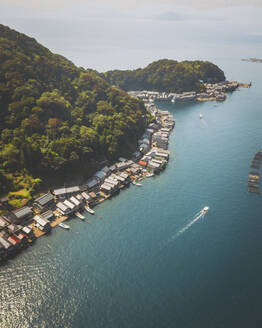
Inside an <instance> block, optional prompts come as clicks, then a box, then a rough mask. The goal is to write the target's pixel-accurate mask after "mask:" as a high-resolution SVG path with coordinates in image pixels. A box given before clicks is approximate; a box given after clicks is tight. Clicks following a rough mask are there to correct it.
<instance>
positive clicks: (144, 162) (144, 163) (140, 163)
mask: <svg viewBox="0 0 262 328" xmlns="http://www.w3.org/2000/svg"><path fill="white" fill-rule="evenodd" d="M138 164H139V165H141V166H147V162H146V161H139V162H138Z"/></svg>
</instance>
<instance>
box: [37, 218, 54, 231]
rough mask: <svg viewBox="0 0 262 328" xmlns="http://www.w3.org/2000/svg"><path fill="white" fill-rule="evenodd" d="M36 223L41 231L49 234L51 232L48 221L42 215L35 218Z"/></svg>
mask: <svg viewBox="0 0 262 328" xmlns="http://www.w3.org/2000/svg"><path fill="white" fill-rule="evenodd" d="M34 221H35V222H36V223H37V224H38V227H39V229H40V230H41V231H44V232H49V231H50V230H51V225H50V222H49V221H48V220H46V219H45V218H44V217H43V216H42V215H41V214H39V215H36V216H35V217H34Z"/></svg>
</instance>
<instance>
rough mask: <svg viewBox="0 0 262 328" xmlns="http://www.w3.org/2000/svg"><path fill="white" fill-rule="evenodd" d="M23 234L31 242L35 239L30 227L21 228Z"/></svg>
mask: <svg viewBox="0 0 262 328" xmlns="http://www.w3.org/2000/svg"><path fill="white" fill-rule="evenodd" d="M22 231H23V233H25V234H26V235H27V237H28V238H30V239H31V240H33V239H35V235H34V231H33V228H32V227H30V226H25V227H23V228H22Z"/></svg>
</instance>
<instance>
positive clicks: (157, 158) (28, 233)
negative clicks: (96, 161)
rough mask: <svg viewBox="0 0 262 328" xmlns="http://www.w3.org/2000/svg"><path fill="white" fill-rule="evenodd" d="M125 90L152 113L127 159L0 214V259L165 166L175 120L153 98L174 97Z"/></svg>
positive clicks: (229, 85) (210, 96)
mask: <svg viewBox="0 0 262 328" xmlns="http://www.w3.org/2000/svg"><path fill="white" fill-rule="evenodd" d="M239 86H242V87H250V86H251V83H250V84H244V83H242V84H241V83H238V82H234V81H233V82H226V83H223V84H221V83H220V84H215V85H206V88H207V89H206V90H209V91H207V96H206V95H203V94H202V95H199V94H198V95H197V94H196V93H192V92H191V93H190V92H189V93H184V94H183V95H182V96H181V95H180V96H179V97H180V99H179V100H178V101H181V97H182V98H183V100H182V101H185V100H187V101H188V100H196V101H211V100H212V101H223V100H225V99H226V97H225V96H224V92H225V91H234V90H236V89H237V88H238V87H239ZM217 88H218V89H217ZM225 88H226V89H225ZM215 90H220V92H222V93H223V94H221V93H219V94H214V92H218V91H215ZM129 94H130V95H131V96H134V97H136V98H140V99H142V100H143V102H144V105H145V107H146V110H147V112H148V113H149V114H151V115H152V116H153V117H154V123H150V124H148V125H147V127H146V129H145V131H144V134H143V135H142V137H141V138H140V139H139V140H138V148H137V150H136V151H135V152H134V153H133V154H132V157H131V159H125V158H122V157H120V158H119V159H118V162H116V163H115V164H113V165H111V166H110V167H108V166H105V167H104V168H102V169H101V170H100V171H97V172H96V173H95V174H94V175H93V176H92V177H90V178H89V179H88V180H87V182H86V183H85V184H84V185H81V186H74V187H68V188H65V187H64V188H59V189H55V190H53V191H52V192H48V193H46V194H45V195H42V196H40V197H38V198H37V199H35V200H34V203H33V205H32V206H31V207H28V206H24V207H22V208H20V209H17V210H14V211H12V212H10V213H8V214H7V215H6V214H4V215H2V216H0V263H2V262H5V261H7V260H8V259H10V258H12V257H13V256H14V255H15V254H16V253H18V252H20V251H21V250H22V249H24V248H26V246H28V245H29V244H32V243H33V241H34V240H36V239H37V238H40V237H42V236H43V235H46V234H48V233H49V232H50V231H51V230H52V229H53V228H55V227H57V226H58V225H59V224H61V223H63V222H64V221H67V220H69V219H72V218H74V217H75V218H79V219H82V220H84V219H85V218H86V217H85V218H84V216H83V215H82V214H81V213H80V212H81V211H86V212H89V213H88V214H94V211H93V210H92V208H93V207H95V206H97V205H99V204H100V203H102V202H104V201H105V200H107V199H109V198H111V197H113V196H115V195H117V194H118V193H119V192H120V191H121V190H122V189H124V188H127V187H129V186H130V184H133V185H135V186H137V187H141V186H142V185H141V183H140V181H142V180H143V179H145V178H147V177H151V176H154V175H157V174H159V173H160V172H161V171H163V170H164V169H165V168H166V166H167V164H168V161H169V156H170V151H169V150H168V144H169V136H170V134H171V133H172V131H173V129H174V126H175V119H174V117H173V115H172V114H170V113H169V112H168V111H164V110H160V109H158V108H157V107H156V105H155V103H154V102H155V100H165V101H171V102H174V101H172V100H173V99H174V98H172V97H174V95H173V94H171V96H172V97H171V96H170V94H169V95H168V94H163V93H162V94H161V93H159V92H152V91H138V92H137V91H133V92H130V93H129ZM219 95H220V97H218V96H219ZM192 97H193V99H192ZM87 223H90V222H88V221H87ZM65 226H67V225H64V226H63V225H62V226H60V227H61V228H64V229H69V228H70V227H69V226H67V228H66V227H65Z"/></svg>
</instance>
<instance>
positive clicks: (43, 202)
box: [35, 192, 54, 206]
mask: <svg viewBox="0 0 262 328" xmlns="http://www.w3.org/2000/svg"><path fill="white" fill-rule="evenodd" d="M52 200H54V196H53V195H52V194H51V193H50V192H49V193H47V194H45V195H43V196H41V197H38V198H37V199H36V200H35V202H36V203H39V204H40V205H42V206H45V205H46V204H47V203H49V202H50V201H52Z"/></svg>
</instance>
